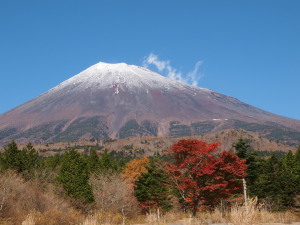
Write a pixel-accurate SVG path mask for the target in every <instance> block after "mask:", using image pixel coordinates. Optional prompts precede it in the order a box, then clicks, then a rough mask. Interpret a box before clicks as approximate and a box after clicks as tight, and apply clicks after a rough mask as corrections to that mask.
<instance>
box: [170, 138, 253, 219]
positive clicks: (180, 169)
mask: <svg viewBox="0 0 300 225" xmlns="http://www.w3.org/2000/svg"><path fill="white" fill-rule="evenodd" d="M218 146H219V143H212V144H208V143H205V142H202V141H198V140H180V141H178V143H176V144H174V145H172V146H171V147H170V149H169V154H170V156H171V158H172V163H166V168H167V171H168V173H169V174H170V178H171V180H172V182H173V185H174V186H175V187H176V188H177V190H178V191H179V193H180V195H181V198H182V199H183V200H184V201H185V203H186V204H188V205H189V206H190V207H191V209H192V213H193V216H195V215H196V213H197V211H198V209H199V208H200V207H202V206H208V207H213V206H215V205H216V204H217V203H219V202H220V200H221V199H226V198H229V197H230V196H232V195H233V194H235V193H237V192H238V191H239V190H240V189H241V187H242V182H241V179H242V178H244V177H245V175H246V174H245V170H246V168H247V166H246V164H245V161H244V160H241V159H240V158H239V157H237V156H236V155H235V154H233V153H231V152H228V151H223V152H221V153H220V154H216V150H217V148H218Z"/></svg>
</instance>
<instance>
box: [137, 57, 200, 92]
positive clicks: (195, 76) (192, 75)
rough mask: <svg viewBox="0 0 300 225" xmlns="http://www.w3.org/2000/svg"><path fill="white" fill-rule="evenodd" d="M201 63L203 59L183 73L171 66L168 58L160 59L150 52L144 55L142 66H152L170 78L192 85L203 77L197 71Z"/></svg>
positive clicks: (195, 84) (196, 83)
mask: <svg viewBox="0 0 300 225" xmlns="http://www.w3.org/2000/svg"><path fill="white" fill-rule="evenodd" d="M202 64H203V61H198V62H197V63H196V64H195V67H194V70H193V71H191V72H189V73H187V74H183V73H182V72H181V71H179V70H177V69H176V68H174V67H172V66H171V63H170V61H169V60H160V59H159V57H158V55H155V54H153V53H150V54H149V55H148V56H146V57H144V60H143V66H144V67H146V68H148V67H149V66H154V67H156V69H157V70H158V72H161V73H162V72H163V73H165V75H166V76H167V77H169V78H171V79H174V80H178V81H181V82H185V83H187V84H191V85H194V86H197V85H198V82H199V80H200V79H201V78H202V77H203V74H202V73H201V72H199V67H200V66H201V65H202Z"/></svg>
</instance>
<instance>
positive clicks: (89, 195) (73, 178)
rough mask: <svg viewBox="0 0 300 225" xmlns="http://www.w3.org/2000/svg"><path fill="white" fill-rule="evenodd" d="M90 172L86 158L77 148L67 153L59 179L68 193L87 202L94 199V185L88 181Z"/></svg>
mask: <svg viewBox="0 0 300 225" xmlns="http://www.w3.org/2000/svg"><path fill="white" fill-rule="evenodd" d="M88 179H89V172H88V169H87V163H86V162H85V160H84V158H83V157H82V156H81V155H80V154H79V153H78V152H77V151H75V149H72V150H70V151H69V152H67V153H65V154H64V156H63V159H62V165H61V170H60V172H59V174H58V176H57V181H58V182H59V183H61V184H62V186H63V188H64V190H65V191H66V193H67V195H68V196H69V197H71V198H75V199H79V200H82V201H83V202H85V203H90V202H93V201H94V197H93V192H92V187H91V186H90V185H89V183H88Z"/></svg>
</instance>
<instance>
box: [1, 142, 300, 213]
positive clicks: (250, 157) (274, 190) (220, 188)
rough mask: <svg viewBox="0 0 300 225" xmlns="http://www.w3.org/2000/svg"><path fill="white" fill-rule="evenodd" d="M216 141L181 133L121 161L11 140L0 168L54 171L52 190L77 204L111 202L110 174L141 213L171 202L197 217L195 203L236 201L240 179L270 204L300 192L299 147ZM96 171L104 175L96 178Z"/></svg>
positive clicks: (27, 175) (290, 202)
mask: <svg viewBox="0 0 300 225" xmlns="http://www.w3.org/2000/svg"><path fill="white" fill-rule="evenodd" d="M219 146H220V143H212V144H208V143H205V142H202V141H198V140H192V139H189V140H180V141H178V142H177V143H176V144H174V145H172V146H170V148H168V149H167V150H166V152H165V154H163V155H159V154H157V155H155V156H153V157H143V158H137V159H132V160H130V161H129V162H125V161H124V160H123V159H122V158H114V157H112V155H111V154H110V153H109V152H108V151H107V150H104V151H103V152H102V154H101V155H100V156H99V155H98V153H97V152H96V150H95V149H91V150H90V151H89V154H87V155H86V154H81V153H79V152H77V151H76V150H75V149H70V150H68V151H66V152H65V153H64V154H56V155H53V156H49V157H41V156H40V155H39V154H38V152H37V151H36V150H35V149H34V147H33V145H32V144H31V143H29V144H27V145H26V146H25V147H24V148H23V149H21V150H20V149H18V147H17V144H16V143H15V142H14V141H13V142H11V143H10V144H8V145H7V146H5V148H4V151H3V152H2V153H1V154H0V168H1V173H4V172H5V171H7V170H12V171H15V172H16V173H17V174H19V175H20V176H22V177H23V179H24V180H27V181H29V180H34V179H36V176H37V175H36V174H37V171H45V173H50V172H54V175H53V176H52V178H51V179H50V181H47V182H51V183H52V184H53V185H54V186H56V187H58V188H61V189H62V190H61V191H60V192H58V194H59V195H62V196H63V197H64V198H68V199H71V200H72V199H73V200H74V201H75V202H76V205H77V206H78V207H79V206H83V207H82V209H84V208H87V206H89V207H90V208H93V207H94V206H93V204H95V202H96V201H97V199H98V198H99V196H101V197H102V200H101V201H102V203H101V204H104V203H103V201H104V200H103V199H106V201H110V200H109V199H108V196H105V195H108V193H107V190H106V189H107V188H110V187H107V186H105V182H106V184H107V183H109V182H110V184H111V182H112V180H111V179H112V178H113V177H115V176H116V175H117V177H118V179H119V178H120V179H121V180H126V182H125V183H123V182H122V181H120V182H119V183H118V185H121V186H122V187H124V190H125V189H126V190H132V191H133V195H134V197H135V198H136V200H137V201H138V204H139V207H140V209H141V212H144V213H147V212H151V211H153V210H161V211H168V210H170V209H171V208H172V207H174V204H177V206H178V207H180V208H181V209H182V210H184V211H190V212H191V213H192V214H193V215H194V216H195V215H196V213H197V212H198V211H199V210H211V209H213V208H215V207H217V206H219V204H220V203H221V202H224V201H225V202H228V204H230V202H232V201H240V202H242V196H243V195H242V194H243V193H242V191H243V186H242V185H243V183H242V179H243V178H245V179H246V183H247V189H248V195H249V196H250V197H251V196H257V197H258V198H259V199H260V201H261V202H264V203H265V204H266V205H268V206H270V208H271V209H272V210H281V209H286V208H290V207H293V206H294V201H295V197H296V196H297V195H299V193H300V185H299V184H300V147H299V148H298V151H297V152H296V153H292V152H288V153H287V154H285V155H284V156H283V157H281V158H280V157H278V156H277V155H276V153H274V154H273V155H272V156H271V157H268V158H266V157H261V156H259V154H258V153H257V152H256V151H254V150H253V149H251V147H250V145H249V144H248V143H247V141H246V140H244V139H242V138H240V139H239V140H238V141H237V142H236V143H235V144H234V145H233V149H234V152H230V151H222V152H218V148H219ZM101 175H105V176H106V178H105V179H108V181H107V180H105V181H104V180H103V179H102V180H101V182H100V181H99V176H101ZM91 177H93V181H91ZM97 179H98V181H97ZM109 180H110V181H109ZM96 181H97V182H96ZM99 185H100V186H101V185H102V186H101V187H99ZM125 185H126V188H125ZM111 188H113V187H111ZM115 194H116V193H115ZM125 194H126V193H125ZM175 200H176V202H177V203H174V201H175ZM124 205H125V204H124ZM89 207H88V208H89ZM114 207H117V206H114ZM120 210H124V209H123V208H122V209H120Z"/></svg>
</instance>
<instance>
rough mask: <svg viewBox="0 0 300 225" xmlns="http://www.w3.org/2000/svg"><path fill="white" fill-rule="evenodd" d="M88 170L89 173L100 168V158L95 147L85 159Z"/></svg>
mask: <svg viewBox="0 0 300 225" xmlns="http://www.w3.org/2000/svg"><path fill="white" fill-rule="evenodd" d="M86 161H87V166H88V170H89V172H91V173H95V172H98V171H99V169H100V159H99V156H98V155H97V152H96V150H95V149H92V150H91V152H90V154H89V156H88V157H87V159H86Z"/></svg>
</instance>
